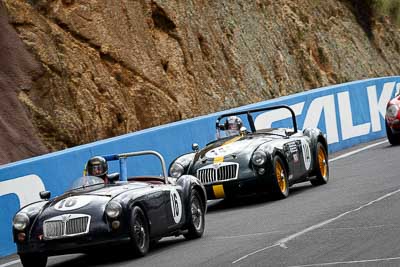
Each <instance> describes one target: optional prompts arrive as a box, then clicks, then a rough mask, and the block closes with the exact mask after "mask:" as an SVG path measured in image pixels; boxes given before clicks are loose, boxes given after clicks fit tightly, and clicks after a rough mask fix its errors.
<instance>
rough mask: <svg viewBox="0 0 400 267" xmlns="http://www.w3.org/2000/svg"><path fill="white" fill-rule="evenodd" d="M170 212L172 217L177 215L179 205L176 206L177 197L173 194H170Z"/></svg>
mask: <svg viewBox="0 0 400 267" xmlns="http://www.w3.org/2000/svg"><path fill="white" fill-rule="evenodd" d="M171 197H172V199H171V201H172V214H173V216H174V217H176V216H179V207H178V198H177V196H176V195H175V194H173V195H172V196H171Z"/></svg>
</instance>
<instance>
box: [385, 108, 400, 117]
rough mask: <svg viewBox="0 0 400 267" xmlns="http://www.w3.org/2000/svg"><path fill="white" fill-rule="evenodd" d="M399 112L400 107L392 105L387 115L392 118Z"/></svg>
mask: <svg viewBox="0 0 400 267" xmlns="http://www.w3.org/2000/svg"><path fill="white" fill-rule="evenodd" d="M398 112H399V107H398V106H397V105H390V106H389V107H388V108H387V109H386V115H387V116H388V117H390V118H396V117H397V113H398Z"/></svg>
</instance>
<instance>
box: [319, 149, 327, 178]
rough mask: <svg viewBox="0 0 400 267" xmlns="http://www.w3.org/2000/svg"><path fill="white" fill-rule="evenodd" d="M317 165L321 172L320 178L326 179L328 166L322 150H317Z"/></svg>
mask: <svg viewBox="0 0 400 267" xmlns="http://www.w3.org/2000/svg"><path fill="white" fill-rule="evenodd" d="M318 164H319V170H320V171H321V175H322V177H324V178H325V177H326V175H327V173H328V166H327V163H326V156H325V153H324V151H323V150H322V148H319V150H318Z"/></svg>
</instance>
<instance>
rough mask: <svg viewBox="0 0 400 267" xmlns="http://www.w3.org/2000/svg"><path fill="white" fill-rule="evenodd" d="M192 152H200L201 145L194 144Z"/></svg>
mask: <svg viewBox="0 0 400 267" xmlns="http://www.w3.org/2000/svg"><path fill="white" fill-rule="evenodd" d="M192 150H193V151H194V152H197V151H199V144H197V143H193V144H192Z"/></svg>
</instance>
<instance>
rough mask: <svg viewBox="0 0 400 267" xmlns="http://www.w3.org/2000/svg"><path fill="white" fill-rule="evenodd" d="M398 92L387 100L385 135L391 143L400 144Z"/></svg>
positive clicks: (399, 100)
mask: <svg viewBox="0 0 400 267" xmlns="http://www.w3.org/2000/svg"><path fill="white" fill-rule="evenodd" d="M399 111H400V94H397V95H396V97H395V98H393V99H392V100H390V101H389V103H388V104H387V107H386V116H385V121H386V123H385V124H386V135H387V138H388V140H389V143H391V144H392V145H398V144H400V112H399Z"/></svg>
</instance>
